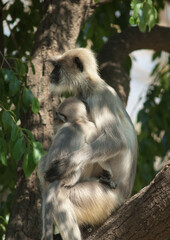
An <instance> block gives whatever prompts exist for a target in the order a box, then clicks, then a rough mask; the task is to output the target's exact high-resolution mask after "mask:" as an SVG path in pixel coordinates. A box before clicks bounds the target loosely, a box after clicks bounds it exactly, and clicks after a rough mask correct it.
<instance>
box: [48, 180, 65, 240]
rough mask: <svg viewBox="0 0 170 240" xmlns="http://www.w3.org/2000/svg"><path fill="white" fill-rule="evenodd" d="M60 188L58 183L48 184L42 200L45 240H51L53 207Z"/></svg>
mask: <svg viewBox="0 0 170 240" xmlns="http://www.w3.org/2000/svg"><path fill="white" fill-rule="evenodd" d="M60 186H61V182H60V181H55V182H53V183H50V185H49V186H48V190H47V192H46V195H45V199H44V205H45V206H44V211H45V213H44V218H45V219H44V226H45V233H44V235H45V239H46V240H53V224H54V216H53V214H54V207H55V202H56V196H57V193H58V191H59V188H60Z"/></svg>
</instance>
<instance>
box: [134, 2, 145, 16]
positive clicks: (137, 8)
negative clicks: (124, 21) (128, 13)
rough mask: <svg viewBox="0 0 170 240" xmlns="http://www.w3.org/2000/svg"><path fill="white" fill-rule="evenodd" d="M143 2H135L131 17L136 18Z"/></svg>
mask: <svg viewBox="0 0 170 240" xmlns="http://www.w3.org/2000/svg"><path fill="white" fill-rule="evenodd" d="M142 7H143V3H137V4H136V5H135V7H134V11H133V17H134V18H137V17H138V16H139V11H140V10H141V9H142Z"/></svg>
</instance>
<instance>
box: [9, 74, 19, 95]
mask: <svg viewBox="0 0 170 240" xmlns="http://www.w3.org/2000/svg"><path fill="white" fill-rule="evenodd" d="M20 85H21V83H20V81H19V80H18V79H17V78H16V77H15V76H14V78H13V79H11V80H10V82H9V94H10V96H15V95H16V93H17V92H18V91H19V90H20Z"/></svg>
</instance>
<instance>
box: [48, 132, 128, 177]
mask: <svg viewBox="0 0 170 240" xmlns="http://www.w3.org/2000/svg"><path fill="white" fill-rule="evenodd" d="M109 130H110V129H109ZM112 131H113V130H112ZM114 132H115V131H114ZM124 146H125V143H124V141H123V139H122V136H120V135H119V134H118V133H117V131H116V132H115V134H114V133H113V132H112V134H110V133H107V132H106V131H105V132H104V133H103V134H102V135H100V136H99V137H98V138H97V139H96V140H95V141H94V142H92V143H90V144H85V145H84V147H82V148H81V149H79V150H77V151H74V152H72V153H70V154H68V155H67V157H65V158H62V159H52V161H51V164H50V166H49V168H48V169H47V170H46V172H45V179H46V181H49V182H53V181H54V180H56V179H58V180H59V179H62V178H64V177H65V176H66V174H67V175H68V174H70V173H72V172H74V171H78V170H79V169H81V168H83V167H84V166H85V165H86V164H88V163H90V162H91V163H95V162H99V161H106V160H107V159H109V158H111V157H112V156H114V155H115V154H118V153H119V151H120V150H122V149H123V147H124Z"/></svg>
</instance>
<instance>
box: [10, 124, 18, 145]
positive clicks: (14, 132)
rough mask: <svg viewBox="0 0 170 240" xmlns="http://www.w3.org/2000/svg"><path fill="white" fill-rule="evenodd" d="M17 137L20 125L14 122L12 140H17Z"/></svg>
mask: <svg viewBox="0 0 170 240" xmlns="http://www.w3.org/2000/svg"><path fill="white" fill-rule="evenodd" d="M17 137H18V126H17V125H16V124H15V123H14V124H13V125H12V131H11V140H12V141H15V140H16V139H17Z"/></svg>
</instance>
